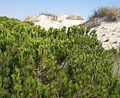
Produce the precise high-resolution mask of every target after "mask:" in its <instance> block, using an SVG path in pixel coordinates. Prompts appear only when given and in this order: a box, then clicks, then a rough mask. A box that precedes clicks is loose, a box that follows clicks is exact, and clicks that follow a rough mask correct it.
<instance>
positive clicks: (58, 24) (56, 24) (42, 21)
mask: <svg viewBox="0 0 120 98" xmlns="http://www.w3.org/2000/svg"><path fill="white" fill-rule="evenodd" d="M67 16H69V15H60V16H58V19H57V21H53V20H52V19H51V17H47V16H45V15H40V16H39V17H38V19H39V22H35V25H40V26H41V27H44V28H45V29H46V30H48V29H49V28H50V27H53V28H62V27H63V26H66V27H70V26H73V25H79V24H82V23H83V22H85V20H70V19H66V17H67Z"/></svg>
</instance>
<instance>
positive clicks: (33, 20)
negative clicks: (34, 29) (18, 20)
mask: <svg viewBox="0 0 120 98" xmlns="http://www.w3.org/2000/svg"><path fill="white" fill-rule="evenodd" d="M24 21H31V22H33V23H35V22H39V19H38V16H34V17H32V16H27V17H26V18H25V19H24Z"/></svg>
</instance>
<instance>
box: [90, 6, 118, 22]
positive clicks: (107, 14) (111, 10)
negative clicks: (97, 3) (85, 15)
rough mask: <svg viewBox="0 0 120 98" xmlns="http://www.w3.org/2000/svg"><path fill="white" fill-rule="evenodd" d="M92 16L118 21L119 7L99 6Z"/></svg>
mask: <svg viewBox="0 0 120 98" xmlns="http://www.w3.org/2000/svg"><path fill="white" fill-rule="evenodd" d="M92 17H94V18H105V19H106V20H107V21H119V20H120V9H119V8H117V7H114V6H112V7H101V8H98V9H97V10H95V11H94V13H93V15H92Z"/></svg>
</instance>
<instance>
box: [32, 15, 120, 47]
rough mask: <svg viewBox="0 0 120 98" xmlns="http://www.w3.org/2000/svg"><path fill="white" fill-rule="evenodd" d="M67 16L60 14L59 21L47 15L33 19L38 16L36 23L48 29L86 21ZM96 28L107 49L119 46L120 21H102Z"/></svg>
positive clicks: (99, 38)
mask: <svg viewBox="0 0 120 98" xmlns="http://www.w3.org/2000/svg"><path fill="white" fill-rule="evenodd" d="M67 16H69V15H60V16H58V18H57V21H53V20H52V17H48V16H45V15H40V16H34V17H33V18H32V19H36V18H37V20H38V21H36V22H35V25H40V26H41V27H44V28H45V29H46V30H48V29H49V28H50V27H53V28H62V27H63V26H66V27H69V26H73V25H79V24H82V23H84V22H85V21H86V20H70V19H66V17H67ZM93 29H94V28H93ZM95 29H97V35H98V40H100V41H101V42H102V45H103V47H104V48H105V49H111V48H112V47H114V48H118V47H119V46H120V22H109V23H107V22H102V23H101V25H100V26H99V27H97V28H95Z"/></svg>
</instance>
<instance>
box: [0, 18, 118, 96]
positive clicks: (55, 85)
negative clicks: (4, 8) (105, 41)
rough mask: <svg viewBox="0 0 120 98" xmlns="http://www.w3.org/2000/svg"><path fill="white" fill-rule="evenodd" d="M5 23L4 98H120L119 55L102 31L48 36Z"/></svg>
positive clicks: (0, 62)
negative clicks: (116, 64)
mask: <svg viewBox="0 0 120 98" xmlns="http://www.w3.org/2000/svg"><path fill="white" fill-rule="evenodd" d="M0 19H1V21H0V24H2V27H3V30H2V31H1V32H0V39H1V40H0V96H1V97H11V98H14V97H22V98H26V97H28V98H29V97H35V98H39V97H42V98H45V97H55V98H57V97H61V98H62V97H63V98H64V97H113V98H114V97H117V98H119V97H120V88H119V87H120V79H119V78H118V77H114V76H113V73H112V71H113V65H114V61H115V59H114V57H117V56H118V53H117V50H115V49H111V50H105V49H104V48H103V47H102V44H101V42H99V41H98V40H97V35H96V30H93V31H91V32H90V28H89V27H88V28H87V30H86V29H85V28H84V27H83V26H82V25H81V26H80V27H76V26H73V27H69V28H68V31H67V33H66V27H63V28H62V29H53V28H50V29H49V30H48V31H46V30H45V29H42V28H41V27H40V26H33V24H32V23H31V22H25V21H23V22H21V21H18V20H16V19H10V18H4V17H1V18H0ZM88 33H90V36H88Z"/></svg>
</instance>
